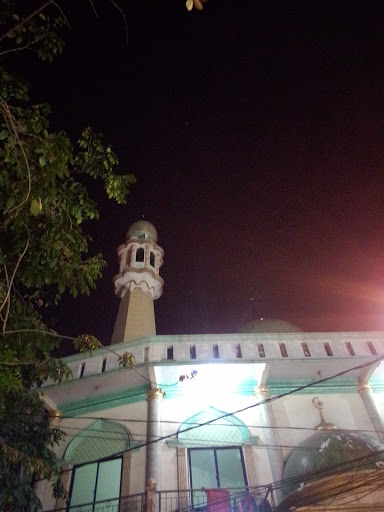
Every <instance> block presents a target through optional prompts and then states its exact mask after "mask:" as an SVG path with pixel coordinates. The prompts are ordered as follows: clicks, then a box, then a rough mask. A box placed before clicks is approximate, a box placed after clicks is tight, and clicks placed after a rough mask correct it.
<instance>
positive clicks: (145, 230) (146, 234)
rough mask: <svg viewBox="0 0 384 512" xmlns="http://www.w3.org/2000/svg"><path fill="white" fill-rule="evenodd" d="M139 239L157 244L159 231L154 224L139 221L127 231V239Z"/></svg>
mask: <svg viewBox="0 0 384 512" xmlns="http://www.w3.org/2000/svg"><path fill="white" fill-rule="evenodd" d="M130 238H139V239H143V238H144V239H145V238H146V239H148V240H151V241H152V242H153V243H156V242H157V231H156V228H155V226H154V225H153V224H151V223H150V222H148V221H146V220H138V221H136V222H134V223H133V224H132V225H131V226H130V228H129V229H128V231H127V235H126V239H127V240H129V239H130Z"/></svg>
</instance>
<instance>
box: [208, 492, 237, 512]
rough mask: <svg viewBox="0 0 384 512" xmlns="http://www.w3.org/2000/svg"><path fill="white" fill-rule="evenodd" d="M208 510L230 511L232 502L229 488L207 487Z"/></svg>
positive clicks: (217, 511) (213, 511)
mask: <svg viewBox="0 0 384 512" xmlns="http://www.w3.org/2000/svg"><path fill="white" fill-rule="evenodd" d="M205 492H206V494H207V508H208V512H230V510H231V502H230V498H229V491H228V489H205Z"/></svg>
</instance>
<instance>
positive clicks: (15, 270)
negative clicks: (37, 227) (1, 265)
mask: <svg viewBox="0 0 384 512" xmlns="http://www.w3.org/2000/svg"><path fill="white" fill-rule="evenodd" d="M29 240H30V237H29V234H28V239H27V243H26V244H25V247H24V250H23V252H22V253H21V254H20V256H19V259H18V260H17V263H16V266H15V268H14V270H13V273H12V277H11V280H10V281H9V285H8V292H7V295H6V296H5V299H4V301H3V303H2V305H1V307H0V312H1V311H2V310H3V308H4V306H5V304H6V303H7V301H8V297H9V294H10V293H11V289H12V284H13V280H14V279H15V275H16V272H17V269H18V268H19V265H20V263H21V260H22V259H23V258H24V255H25V253H26V252H27V249H28V246H29ZM4 333H5V323H4V324H3V334H4Z"/></svg>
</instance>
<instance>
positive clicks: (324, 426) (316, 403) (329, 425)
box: [312, 396, 337, 430]
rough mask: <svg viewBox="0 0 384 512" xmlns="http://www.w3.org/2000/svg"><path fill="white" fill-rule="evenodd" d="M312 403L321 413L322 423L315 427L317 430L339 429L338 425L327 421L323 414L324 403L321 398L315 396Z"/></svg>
mask: <svg viewBox="0 0 384 512" xmlns="http://www.w3.org/2000/svg"><path fill="white" fill-rule="evenodd" d="M312 403H313V405H314V407H315V408H316V409H317V410H318V411H319V414H320V423H319V424H318V425H317V426H316V427H315V430H337V427H336V425H334V424H333V423H328V422H326V421H325V419H324V416H323V409H324V403H323V402H322V401H321V400H320V398H319V397H318V396H315V398H314V399H313V400H312Z"/></svg>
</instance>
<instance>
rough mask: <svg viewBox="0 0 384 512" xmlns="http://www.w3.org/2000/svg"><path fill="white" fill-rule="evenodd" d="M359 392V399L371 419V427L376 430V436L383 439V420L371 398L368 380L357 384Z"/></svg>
mask: <svg viewBox="0 0 384 512" xmlns="http://www.w3.org/2000/svg"><path fill="white" fill-rule="evenodd" d="M359 394H360V396H361V399H362V400H363V403H364V405H365V409H366V411H367V413H368V416H369V417H370V419H371V421H372V424H373V427H374V429H375V430H376V433H377V436H378V438H379V439H380V441H383V440H384V421H383V418H382V417H381V414H380V413H379V411H378V409H377V406H376V403H375V401H374V399H373V391H372V386H371V384H370V383H369V382H361V383H360V384H359Z"/></svg>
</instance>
